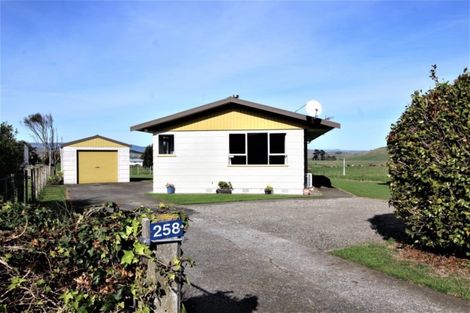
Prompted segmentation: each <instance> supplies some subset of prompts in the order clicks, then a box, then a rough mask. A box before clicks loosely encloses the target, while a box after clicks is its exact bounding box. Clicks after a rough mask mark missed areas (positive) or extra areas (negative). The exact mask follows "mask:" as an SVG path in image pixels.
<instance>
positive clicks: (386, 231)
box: [368, 213, 410, 243]
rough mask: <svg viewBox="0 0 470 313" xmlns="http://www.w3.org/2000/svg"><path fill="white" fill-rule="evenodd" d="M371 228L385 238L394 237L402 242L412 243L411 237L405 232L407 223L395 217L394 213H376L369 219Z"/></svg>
mask: <svg viewBox="0 0 470 313" xmlns="http://www.w3.org/2000/svg"><path fill="white" fill-rule="evenodd" d="M368 221H369V223H370V224H371V226H370V227H371V228H372V229H373V230H375V231H376V233H377V234H379V235H380V236H382V238H383V239H384V240H389V239H394V240H395V241H398V242H402V243H410V238H409V237H408V235H407V234H406V232H405V228H406V226H405V223H403V221H401V220H399V219H398V218H396V217H395V215H394V214H393V213H387V214H380V215H374V216H373V217H372V218H370V219H368Z"/></svg>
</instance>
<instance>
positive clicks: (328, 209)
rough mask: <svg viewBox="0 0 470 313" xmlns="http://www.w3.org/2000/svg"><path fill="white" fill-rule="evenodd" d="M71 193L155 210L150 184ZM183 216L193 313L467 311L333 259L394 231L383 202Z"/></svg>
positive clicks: (251, 205)
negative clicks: (187, 218) (187, 223)
mask: <svg viewBox="0 0 470 313" xmlns="http://www.w3.org/2000/svg"><path fill="white" fill-rule="evenodd" d="M133 184H135V185H133ZM68 189H69V195H70V196H71V198H72V200H73V201H75V203H80V201H82V203H90V204H92V203H93V202H94V201H97V202H103V201H102V200H105V199H106V200H105V201H107V200H113V201H115V202H118V203H120V204H121V206H129V207H132V206H134V207H135V206H136V204H137V205H139V204H145V205H156V203H155V201H153V200H152V199H151V198H150V197H148V196H146V195H145V192H148V191H150V190H149V189H150V185H149V184H148V182H145V183H142V182H139V183H130V184H112V185H95V186H93V185H88V186H87V185H83V186H68ZM116 200H117V201H116ZM187 208H188V212H190V219H191V222H190V228H189V230H188V233H187V234H186V239H185V241H184V243H183V250H184V253H185V255H187V256H190V257H192V258H193V259H194V260H195V261H196V263H197V265H196V266H195V267H194V268H191V269H188V270H187V273H188V275H189V278H190V279H191V282H192V286H190V287H186V288H185V290H184V299H185V300H184V303H185V305H186V308H187V309H188V312H189V313H191V312H192V313H198V312H205V313H210V312H226V313H231V312H234V313H235V312H237V313H249V312H269V313H276V312H286V313H294V312H470V304H469V302H467V301H464V300H460V299H457V298H454V297H451V296H446V295H442V294H440V293H438V292H434V291H431V290H429V289H427V288H424V287H419V286H416V285H413V284H410V283H406V282H403V281H400V280H397V279H393V278H389V277H387V276H385V275H384V274H382V273H379V272H376V271H373V270H369V269H367V268H364V267H362V266H358V265H355V264H352V263H349V262H346V261H343V260H342V259H339V258H336V257H333V256H331V255H329V253H328V251H329V250H331V249H334V248H339V247H345V246H348V245H351V244H356V243H362V242H370V241H382V240H383V238H386V237H387V236H388V235H390V234H391V233H396V232H397V231H400V230H401V225H399V224H397V223H396V220H395V219H394V218H393V215H392V214H391V212H392V210H391V209H390V208H389V207H388V205H387V204H386V202H384V201H378V200H370V199H363V198H335V199H325V198H322V199H309V200H303V199H302V200H278V201H258V202H238V203H226V204H215V205H194V206H188V207H187Z"/></svg>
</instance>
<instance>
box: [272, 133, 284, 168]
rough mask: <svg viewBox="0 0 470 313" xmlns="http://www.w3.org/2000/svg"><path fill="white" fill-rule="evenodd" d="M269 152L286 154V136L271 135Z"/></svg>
mask: <svg viewBox="0 0 470 313" xmlns="http://www.w3.org/2000/svg"><path fill="white" fill-rule="evenodd" d="M269 150H270V151H269V152H270V153H286V134H270V135H269ZM276 164H277V163H276Z"/></svg>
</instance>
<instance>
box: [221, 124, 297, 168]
mask: <svg viewBox="0 0 470 313" xmlns="http://www.w3.org/2000/svg"><path fill="white" fill-rule="evenodd" d="M248 134H267V163H266V164H248V137H249V136H248ZM272 134H273V135H274V134H282V135H284V153H271V135H272ZM230 135H244V137H245V153H230ZM286 138H287V133H286V132H262V131H251V132H231V133H229V138H228V142H229V147H228V165H229V166H287V165H288V162H287V153H286V150H287V140H286ZM235 156H244V157H245V164H232V159H233V158H234V157H235ZM271 156H283V157H284V163H282V164H279V163H274V164H271V162H270V157H271Z"/></svg>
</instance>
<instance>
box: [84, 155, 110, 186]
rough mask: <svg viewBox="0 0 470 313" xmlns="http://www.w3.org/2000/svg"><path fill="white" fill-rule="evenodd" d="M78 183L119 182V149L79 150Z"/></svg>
mask: <svg viewBox="0 0 470 313" xmlns="http://www.w3.org/2000/svg"><path fill="white" fill-rule="evenodd" d="M77 158H78V161H77V165H78V169H77V170H78V183H79V184H89V183H117V181H118V153H117V151H78V154H77Z"/></svg>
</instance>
